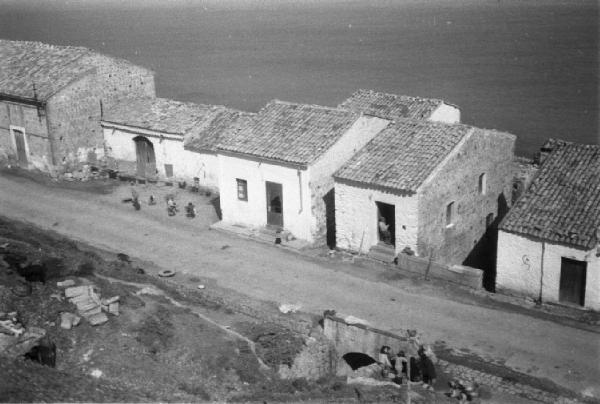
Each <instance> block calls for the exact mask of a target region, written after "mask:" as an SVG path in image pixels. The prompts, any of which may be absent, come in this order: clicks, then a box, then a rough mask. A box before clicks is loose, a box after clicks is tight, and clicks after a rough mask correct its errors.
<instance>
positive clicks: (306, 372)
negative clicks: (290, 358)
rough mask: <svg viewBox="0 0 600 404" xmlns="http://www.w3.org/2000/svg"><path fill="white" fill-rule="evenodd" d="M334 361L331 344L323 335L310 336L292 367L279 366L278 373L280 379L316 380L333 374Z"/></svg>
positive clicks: (333, 349) (333, 351)
mask: <svg viewBox="0 0 600 404" xmlns="http://www.w3.org/2000/svg"><path fill="white" fill-rule="evenodd" d="M336 360H337V358H336V355H335V347H334V346H333V343H332V342H331V341H329V340H328V339H327V338H325V337H324V336H323V335H318V334H317V335H312V336H309V337H308V338H307V339H306V340H305V341H304V347H303V349H302V351H301V352H300V354H298V356H296V358H295V359H294V363H293V364H292V366H286V365H280V366H279V372H278V373H279V376H280V377H281V378H282V379H296V378H299V377H304V378H306V379H308V380H317V379H319V378H320V377H324V376H327V375H330V374H332V373H334V372H335V366H336Z"/></svg>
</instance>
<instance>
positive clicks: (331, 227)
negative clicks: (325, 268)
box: [323, 188, 335, 249]
mask: <svg viewBox="0 0 600 404" xmlns="http://www.w3.org/2000/svg"><path fill="white" fill-rule="evenodd" d="M323 202H324V203H325V223H326V226H327V246H328V247H329V248H332V249H333V248H335V193H334V190H333V188H332V189H331V190H330V191H329V192H327V193H326V194H325V196H323Z"/></svg>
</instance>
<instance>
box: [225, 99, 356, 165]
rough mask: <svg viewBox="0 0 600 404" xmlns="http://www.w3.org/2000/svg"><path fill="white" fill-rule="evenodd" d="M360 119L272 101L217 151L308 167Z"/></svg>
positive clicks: (348, 113) (351, 114)
mask: <svg viewBox="0 0 600 404" xmlns="http://www.w3.org/2000/svg"><path fill="white" fill-rule="evenodd" d="M359 117H360V115H359V114H357V113H354V112H351V111H347V110H340V109H336V108H328V107H321V106H315V105H304V104H294V103H289V102H283V101H277V100H275V101H271V102H270V103H269V104H267V105H266V106H265V107H264V108H263V109H262V110H261V111H259V112H258V114H257V115H256V116H254V118H253V119H251V120H249V122H246V124H244V125H242V126H241V127H240V128H239V129H238V130H237V131H235V132H234V133H232V135H231V136H226V137H225V139H223V140H222V141H221V142H220V143H219V146H218V148H219V149H221V150H226V151H230V152H236V153H242V154H247V155H252V156H257V157H264V158H268V159H272V160H279V161H283V162H290V163H296V164H310V163H311V162H313V161H314V160H316V159H317V158H318V157H320V156H321V155H322V154H323V153H325V151H327V150H328V149H329V148H330V147H331V146H333V144H334V143H335V142H336V141H337V140H338V139H339V138H340V137H341V136H342V135H343V134H344V133H345V132H346V131H347V130H348V129H349V128H350V127H351V126H352V124H353V123H354V122H355V121H356V120H357V119H358V118H359Z"/></svg>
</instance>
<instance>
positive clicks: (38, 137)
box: [0, 101, 50, 167]
mask: <svg viewBox="0 0 600 404" xmlns="http://www.w3.org/2000/svg"><path fill="white" fill-rule="evenodd" d="M11 126H13V127H16V129H21V130H23V131H24V133H25V143H26V149H27V150H28V156H27V158H28V161H29V162H30V164H32V165H33V166H34V167H43V166H44V165H47V162H48V161H49V158H50V144H49V141H48V131H47V128H46V115H45V112H44V111H43V110H41V111H38V109H37V108H36V107H35V106H31V105H25V104H19V103H15V102H9V101H0V150H3V151H4V152H5V153H6V154H7V155H8V156H10V157H13V158H16V149H15V146H14V140H13V137H12V134H11V132H10V127H11Z"/></svg>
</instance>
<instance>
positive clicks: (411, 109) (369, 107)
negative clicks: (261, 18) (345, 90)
mask: <svg viewBox="0 0 600 404" xmlns="http://www.w3.org/2000/svg"><path fill="white" fill-rule="evenodd" d="M338 108H342V109H349V110H351V111H356V112H360V113H363V114H365V115H372V116H377V117H379V118H383V119H387V120H390V121H394V120H396V119H402V118H409V119H419V120H425V121H434V122H445V123H459V122H460V109H459V108H458V107H457V106H456V105H452V104H448V103H447V102H445V101H443V100H438V99H434V98H420V97H409V96H406V95H396V94H387V93H381V92H376V91H373V90H358V91H356V92H355V93H354V94H352V96H351V97H350V98H348V99H347V100H346V101H344V102H342V103H341V104H340V105H339V107H338Z"/></svg>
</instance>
